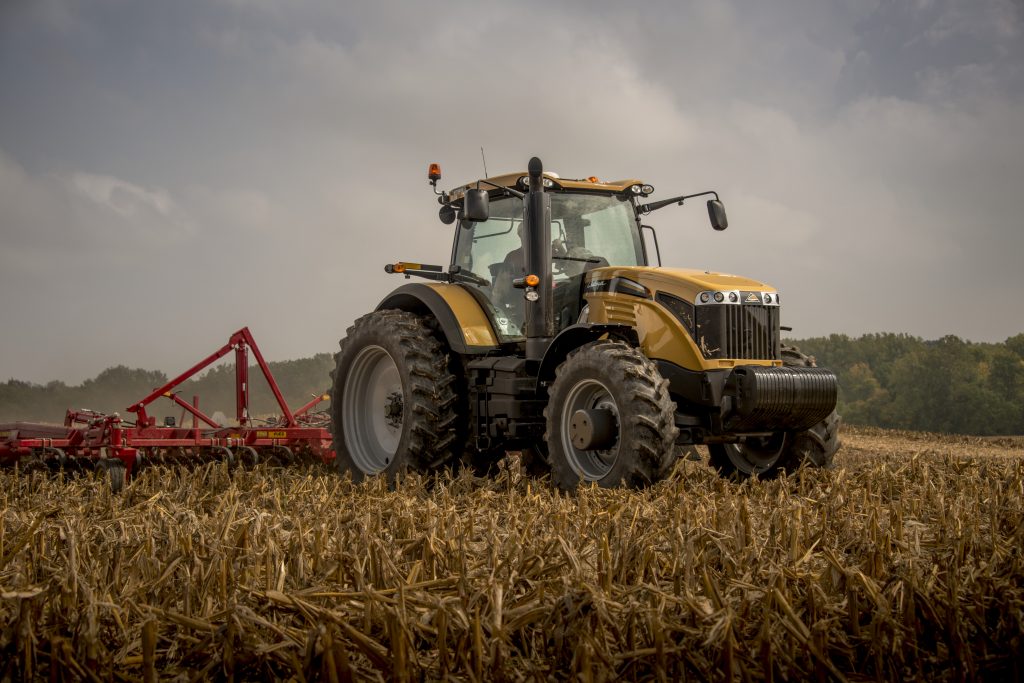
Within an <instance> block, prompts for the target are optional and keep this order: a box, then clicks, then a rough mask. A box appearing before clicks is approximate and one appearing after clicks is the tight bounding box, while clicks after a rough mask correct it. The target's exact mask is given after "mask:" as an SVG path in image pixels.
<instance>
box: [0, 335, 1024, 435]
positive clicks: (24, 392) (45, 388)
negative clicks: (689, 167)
mask: <svg viewBox="0 0 1024 683" xmlns="http://www.w3.org/2000/svg"><path fill="white" fill-rule="evenodd" d="M790 343H793V344H795V345H797V346H799V347H800V349H801V350H802V351H804V352H805V353H808V354H810V355H813V356H815V357H816V358H817V360H818V364H819V365H822V366H825V367H829V368H831V369H832V370H834V371H835V372H836V373H837V374H838V375H839V381H840V406H839V409H840V411H841V413H842V415H843V419H844V421H846V422H848V423H851V424H861V425H873V426H878V427H891V428H900V429H912V430H922V431H932V432H951V433H956V434H978V435H996V434H1024V334H1019V335H1017V336H1015V337H1011V338H1010V339H1007V340H1006V341H1005V342H1004V343H1002V344H979V343H972V342H967V341H963V340H961V339H959V338H957V337H952V336H950V337H943V338H942V339H938V340H936V341H926V340H924V339H921V338H920V337H912V336H910V335H906V334H868V335H864V336H862V337H857V338H851V337H848V336H846V335H839V334H834V335H831V336H829V337H816V338H813V339H803V340H793V341H791V342H790ZM270 367H271V370H272V372H273V373H274V377H275V378H276V379H277V382H278V384H279V385H280V387H281V391H282V393H283V394H284V397H285V399H286V400H287V401H288V404H289V405H290V406H291V407H292V408H297V407H298V406H300V405H302V404H303V403H305V402H306V401H308V400H309V399H310V397H311V396H312V395H314V394H317V393H318V392H321V391H323V390H325V389H327V388H328V384H329V382H330V379H329V374H330V371H331V368H332V367H333V359H332V358H331V356H330V355H329V354H326V353H323V354H318V355H316V356H313V357H312V358H303V359H300V360H293V361H284V362H279V363H270ZM234 377H235V375H234V365H232V364H230V363H227V364H224V365H221V366H218V367H216V368H213V369H212V370H210V371H208V372H207V373H205V374H204V375H203V376H202V377H200V378H199V379H197V380H194V381H191V382H187V383H186V384H184V385H182V386H181V387H179V391H180V393H179V395H180V396H181V398H182V399H183V400H185V401H189V402H191V400H192V397H193V396H199V397H200V408H201V409H202V410H203V412H205V413H206V414H208V415H212V414H213V413H214V412H216V411H220V412H222V413H223V414H224V415H225V416H226V417H227V418H229V419H230V418H233V417H234V415H235V408H234V406H235V388H234V386H235V385H234ZM249 378H250V382H251V385H252V386H251V388H250V401H251V406H252V412H253V414H254V415H257V416H259V415H271V414H277V413H278V411H277V409H276V406H275V404H274V399H273V396H272V395H271V393H270V390H269V389H268V388H267V386H266V383H265V382H263V381H262V375H261V374H260V373H259V371H258V370H257V369H256V368H255V367H253V368H251V369H250V371H249ZM166 381H167V376H166V375H164V373H162V372H156V371H152V370H138V369H135V370H132V369H129V368H126V367H124V366H118V367H114V368H109V369H107V370H104V371H103V372H101V373H100V374H99V375H97V376H96V378H95V379H90V380H86V381H85V382H83V383H82V384H81V385H77V386H69V385H66V384H64V383H63V382H50V383H49V384H46V385H38V384H29V383H27V382H21V381H18V380H10V381H8V382H6V383H4V384H0V423H2V422H13V421H17V420H36V421H40V420H41V421H47V422H60V421H62V420H63V418H64V411H65V410H66V409H67V408H76V409H78V408H90V409H92V410H99V411H101V412H105V413H111V412H115V411H116V412H120V413H121V414H122V416H123V417H126V418H130V417H131V415H129V414H126V413H125V408H126V407H127V406H128V405H130V404H131V403H133V402H134V401H137V400H139V399H140V398H142V397H143V396H145V395H146V394H148V393H149V392H150V391H152V390H153V389H155V388H156V387H159V386H160V385H162V384H163V383H164V382H166ZM322 408H323V409H326V408H327V405H326V404H325V405H323V406H322ZM149 413H150V415H154V416H157V418H158V419H160V420H161V421H162V420H163V418H164V416H174V417H175V418H176V419H177V420H180V419H181V416H182V410H181V409H180V408H178V407H176V406H174V405H173V404H172V403H171V402H170V401H168V400H167V399H157V401H156V402H154V404H153V409H151V410H150V411H149ZM190 419H191V418H189V420H190ZM186 423H187V424H189V422H188V421H186Z"/></svg>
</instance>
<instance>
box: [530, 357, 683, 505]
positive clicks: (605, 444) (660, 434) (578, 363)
mask: <svg viewBox="0 0 1024 683" xmlns="http://www.w3.org/2000/svg"><path fill="white" fill-rule="evenodd" d="M674 412H675V403H673V402H672V400H671V398H669V394H668V381H667V380H665V379H663V378H662V377H661V375H660V374H659V373H658V369H657V367H656V366H655V365H654V363H653V362H652V361H651V360H650V359H649V358H647V357H645V356H644V355H643V354H642V353H640V352H639V351H638V350H636V349H635V348H633V347H631V346H629V345H628V344H624V343H622V342H615V341H596V342H592V343H590V344H586V345H585V346H582V347H580V348H579V349H578V350H576V351H574V352H573V353H572V354H570V355H569V357H568V358H567V359H566V360H565V362H564V363H562V365H560V366H559V367H558V370H557V374H556V377H555V381H554V383H552V385H551V390H550V392H549V399H548V406H547V408H545V409H544V417H545V418H546V420H547V433H546V434H545V437H544V438H545V441H546V443H547V450H548V460H549V462H550V465H551V478H552V480H553V481H554V482H555V483H556V484H558V485H559V486H560V487H562V488H565V489H571V488H574V487H576V486H577V485H579V483H580V482H596V483H597V484H598V485H599V486H605V487H609V486H618V485H619V484H621V483H625V484H626V485H627V486H647V485H650V484H652V483H654V482H656V481H658V480H659V479H662V478H663V477H665V476H666V475H667V474H668V472H669V471H670V470H671V468H672V465H673V464H674V462H675V455H676V452H675V439H676V435H677V433H678V430H677V429H676V426H675V422H674V420H673V415H674Z"/></svg>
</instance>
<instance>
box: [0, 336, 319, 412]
mask: <svg viewBox="0 0 1024 683" xmlns="http://www.w3.org/2000/svg"><path fill="white" fill-rule="evenodd" d="M268 365H269V366H270V371H271V372H272V373H273V375H274V379H275V380H276V381H277V384H278V386H279V387H280V388H281V393H282V394H283V395H284V398H285V400H286V401H287V403H288V405H289V407H291V408H292V409H293V410H294V409H296V408H298V407H299V406H301V405H303V404H305V403H306V402H307V401H309V400H310V399H311V398H312V396H313V395H315V394H318V393H321V392H323V391H324V390H326V389H328V388H329V384H330V376H329V375H330V371H331V368H333V366H334V360H333V358H331V356H330V354H326V353H321V354H317V355H316V356H313V357H312V358H303V359H300V360H290V361H283V362H278V363H273V362H272V363H268ZM167 380H168V376H167V375H165V374H164V373H162V372H159V371H155V370H141V369H131V368H127V367H125V366H123V365H119V366H117V367H113V368H108V369H106V370H104V371H103V372H101V373H100V374H99V375H97V376H96V377H95V379H88V380H86V381H84V382H83V383H82V384H80V385H67V384H64V383H63V382H50V383H48V384H46V385H39V384H30V383H28V382H21V381H19V380H14V379H12V380H9V381H7V382H5V383H3V384H0V423H4V422H15V421H36V422H38V421H42V422H56V423H60V422H63V420H64V413H65V412H66V410H67V409H68V408H73V409H75V410H79V409H82V408H88V409H90V410H97V411H100V412H103V413H108V414H109V413H114V412H117V413H120V414H121V417H122V418H124V419H126V420H130V419H132V418H133V417H134V416H133V415H132V414H131V413H127V412H126V411H125V408H127V407H128V406H129V405H131V404H132V403H134V402H136V401H138V400H140V399H142V398H144V397H145V396H146V395H147V394H149V393H150V392H151V391H152V390H153V389H156V388H158V387H160V386H162V385H163V384H164V383H166V382H167ZM249 384H250V389H249V405H250V409H251V412H252V414H253V415H254V416H269V415H277V414H280V410H279V409H278V408H277V404H276V402H275V401H274V396H273V394H272V393H271V391H270V388H269V386H268V385H267V383H266V382H265V381H264V380H263V374H262V373H261V372H260V370H259V368H258V367H257V366H252V367H251V368H249ZM175 391H176V392H178V396H179V397H180V398H181V399H182V400H184V401H186V402H188V403H191V402H192V398H193V396H198V397H199V408H200V410H202V411H203V412H204V413H206V414H207V415H211V416H213V414H214V413H215V412H218V411H220V412H222V413H223V414H224V416H226V417H227V418H228V421H231V420H232V419H233V418H234V417H235V366H234V363H225V364H223V365H219V366H217V367H214V368H211V369H210V370H209V371H207V372H206V373H204V374H203V375H202V376H200V377H199V378H198V379H194V380H190V381H188V382H186V383H184V384H182V385H180V386H179V387H177V389H175ZM150 405H151V408H149V409H147V412H148V413H149V414H150V415H152V416H155V417H157V419H158V420H159V421H160V423H161V424H162V423H163V418H164V417H165V416H173V417H174V418H175V421H176V422H178V423H179V424H181V418H182V412H183V411H182V409H181V408H180V407H178V406H176V405H175V404H173V403H172V402H171V401H170V400H168V399H166V398H158V399H157V400H156V401H154V402H153V403H152V404H150ZM328 405H329V404H327V403H323V404H321V405H320V406H318V407H317V408H315V409H314V410H324V409H326V408H327V407H328ZM191 419H192V418H191V416H186V419H185V423H184V424H186V425H191Z"/></svg>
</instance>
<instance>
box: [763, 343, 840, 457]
mask: <svg viewBox="0 0 1024 683" xmlns="http://www.w3.org/2000/svg"><path fill="white" fill-rule="evenodd" d="M782 362H783V364H784V365H785V366H786V367H788V368H813V367H817V363H816V362H815V360H814V357H813V356H808V355H807V354H805V353H801V352H800V349H798V348H796V347H795V346H783V347H782ZM841 424H842V418H841V417H840V416H839V413H838V412H837V411H835V410H833V411H832V412H831V413H829V415H828V416H826V417H825V419H824V420H822V421H821V422H819V423H818V424H816V425H814V426H812V427H811V428H810V429H807V430H805V431H802V432H796V433H795V434H792V435H791V437H790V439H789V440H788V442H787V444H786V448H785V450H784V451H783V453H782V457H781V458H780V462H779V466H780V467H782V468H784V469H785V470H787V471H790V472H792V471H795V470H797V469H799V468H800V467H820V468H824V469H831V468H832V467H833V461H834V460H835V457H836V452H837V451H838V450H839V447H840V446H841V445H842V442H841V441H840V440H839V426H840V425H841Z"/></svg>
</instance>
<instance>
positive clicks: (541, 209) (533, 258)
mask: <svg viewBox="0 0 1024 683" xmlns="http://www.w3.org/2000/svg"><path fill="white" fill-rule="evenodd" d="M528 169H529V172H530V191H529V193H528V194H527V198H526V221H525V222H526V239H525V240H524V256H525V259H524V260H525V262H526V272H527V274H532V275H536V276H537V277H538V278H540V282H539V283H538V284H537V293H538V294H540V298H539V299H537V300H536V301H529V300H527V301H526V357H527V358H528V359H530V360H541V359H542V358H543V357H544V352H545V351H547V349H548V346H550V345H551V340H552V339H553V338H554V336H555V318H554V300H553V292H552V279H551V197H550V196H548V195H547V193H545V192H544V178H543V173H544V164H543V163H541V160H540V159H538V158H537V157H533V158H532V159H530V164H529V166H528Z"/></svg>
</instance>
